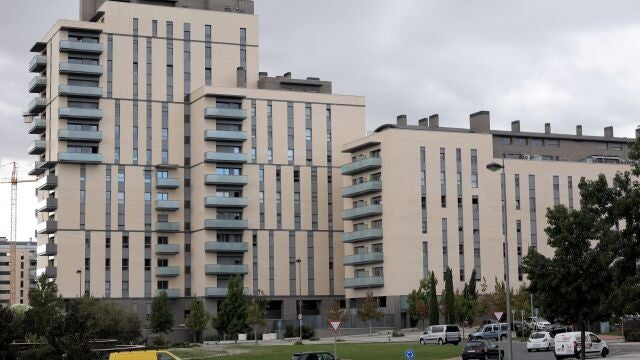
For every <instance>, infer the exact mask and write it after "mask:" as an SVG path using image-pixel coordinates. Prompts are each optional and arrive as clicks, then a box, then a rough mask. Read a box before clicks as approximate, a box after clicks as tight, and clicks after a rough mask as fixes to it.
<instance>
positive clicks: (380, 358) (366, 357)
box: [171, 343, 461, 360]
mask: <svg viewBox="0 0 640 360" xmlns="http://www.w3.org/2000/svg"><path fill="white" fill-rule="evenodd" d="M232 349H238V350H245V351H248V352H245V353H242V354H238V355H229V356H224V357H220V356H215V355H216V354H215V353H210V354H207V353H206V352H205V351H204V350H201V349H181V350H175V349H174V350H171V351H172V352H173V353H174V354H176V355H178V356H180V357H181V358H184V359H193V360H196V359H197V360H209V359H214V358H216V359H224V360H227V359H229V360H258V359H259V360H289V359H291V355H292V354H294V353H296V352H303V351H329V352H333V344H318V345H314V344H305V345H265V346H236V347H232ZM407 349H413V351H414V352H415V354H416V356H415V359H416V360H421V359H429V360H441V359H451V358H456V357H459V356H460V352H461V346H460V345H458V346H453V345H444V346H438V345H420V344H417V343H416V344H413V343H412V344H396V343H391V344H387V343H375V344H347V343H338V355H339V356H340V358H341V359H345V360H346V359H350V360H394V359H397V360H404V358H405V357H404V352H405V350H407Z"/></svg>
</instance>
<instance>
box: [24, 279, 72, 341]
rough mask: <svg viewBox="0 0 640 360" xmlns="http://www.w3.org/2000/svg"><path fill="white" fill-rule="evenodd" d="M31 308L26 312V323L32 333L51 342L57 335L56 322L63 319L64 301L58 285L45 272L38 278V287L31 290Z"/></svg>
mask: <svg viewBox="0 0 640 360" xmlns="http://www.w3.org/2000/svg"><path fill="white" fill-rule="evenodd" d="M29 304H30V306H31V308H30V309H29V310H28V311H27V312H26V314H25V324H26V326H27V328H28V329H29V331H30V333H31V334H33V335H35V336H36V337H41V338H45V339H46V340H47V341H48V342H49V343H52V342H55V338H56V337H57V335H56V333H55V331H53V330H55V329H54V326H53V325H54V324H55V323H57V322H58V321H60V320H61V318H62V309H63V303H62V298H60V297H59V296H58V286H57V285H56V283H54V282H53V281H49V279H47V277H46V276H45V275H44V274H43V275H41V276H40V277H38V279H37V280H36V287H35V288H34V289H31V290H30V291H29Z"/></svg>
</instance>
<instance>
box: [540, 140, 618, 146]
mask: <svg viewBox="0 0 640 360" xmlns="http://www.w3.org/2000/svg"><path fill="white" fill-rule="evenodd" d="M544 145H545V146H550V147H559V146H560V140H558V139H546V140H545V141H544ZM605 145H606V144H605Z"/></svg>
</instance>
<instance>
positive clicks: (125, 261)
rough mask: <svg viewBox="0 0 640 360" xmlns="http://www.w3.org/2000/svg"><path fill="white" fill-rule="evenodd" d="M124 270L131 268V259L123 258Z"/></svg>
mask: <svg viewBox="0 0 640 360" xmlns="http://www.w3.org/2000/svg"><path fill="white" fill-rule="evenodd" d="M122 270H125V271H126V270H129V259H122Z"/></svg>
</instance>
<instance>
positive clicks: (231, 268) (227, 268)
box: [205, 264, 249, 275]
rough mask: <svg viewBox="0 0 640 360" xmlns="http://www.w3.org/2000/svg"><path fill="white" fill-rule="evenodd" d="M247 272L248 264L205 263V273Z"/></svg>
mask: <svg viewBox="0 0 640 360" xmlns="http://www.w3.org/2000/svg"><path fill="white" fill-rule="evenodd" d="M248 272H249V266H248V265H246V264H240V265H223V264H208V265H205V273H206V274H209V275H217V274H223V275H224V274H229V275H231V274H246V273H248Z"/></svg>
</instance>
